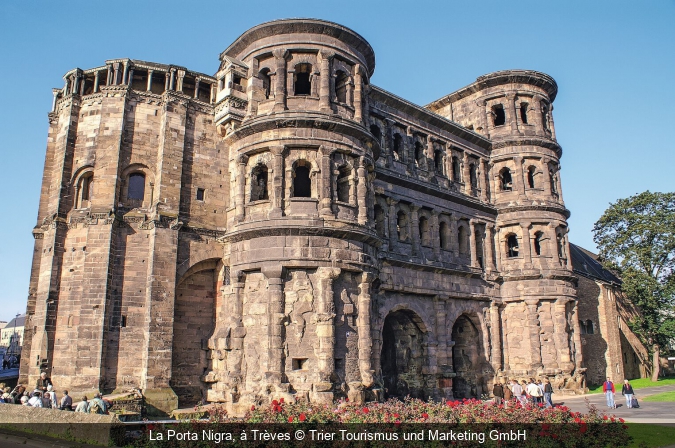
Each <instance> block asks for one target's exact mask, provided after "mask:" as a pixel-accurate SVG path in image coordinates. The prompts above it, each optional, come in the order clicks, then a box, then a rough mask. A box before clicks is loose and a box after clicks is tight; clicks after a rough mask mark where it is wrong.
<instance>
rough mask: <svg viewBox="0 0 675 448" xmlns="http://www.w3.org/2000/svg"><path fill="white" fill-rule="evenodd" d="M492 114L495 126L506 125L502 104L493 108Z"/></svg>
mask: <svg viewBox="0 0 675 448" xmlns="http://www.w3.org/2000/svg"><path fill="white" fill-rule="evenodd" d="M492 113H493V114H494V125H495V126H503V125H504V124H505V123H506V114H505V113H504V106H503V105H502V104H497V105H496V106H494V107H493V108H492Z"/></svg>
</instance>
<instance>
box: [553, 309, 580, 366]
mask: <svg viewBox="0 0 675 448" xmlns="http://www.w3.org/2000/svg"><path fill="white" fill-rule="evenodd" d="M569 301H570V298H569V297H558V298H557V299H556V300H555V302H553V306H552V308H553V312H552V313H551V314H552V316H551V317H552V318H553V342H554V344H555V349H556V353H557V354H558V358H557V363H556V365H555V366H554V367H556V368H560V369H562V370H563V371H565V372H571V371H572V369H573V368H574V365H573V364H572V359H571V357H570V346H569V338H568V332H567V303H568V302H569Z"/></svg>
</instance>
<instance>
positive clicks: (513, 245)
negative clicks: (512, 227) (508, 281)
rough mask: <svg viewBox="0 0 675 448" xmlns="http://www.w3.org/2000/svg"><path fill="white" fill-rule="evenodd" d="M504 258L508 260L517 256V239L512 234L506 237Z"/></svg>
mask: <svg viewBox="0 0 675 448" xmlns="http://www.w3.org/2000/svg"><path fill="white" fill-rule="evenodd" d="M506 256H507V257H508V258H513V257H517V256H518V237H517V236H516V235H515V234H513V233H511V234H509V235H507V236H506Z"/></svg>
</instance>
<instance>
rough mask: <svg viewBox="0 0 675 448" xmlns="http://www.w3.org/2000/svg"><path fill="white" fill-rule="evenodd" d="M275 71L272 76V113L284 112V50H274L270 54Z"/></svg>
mask: <svg viewBox="0 0 675 448" xmlns="http://www.w3.org/2000/svg"><path fill="white" fill-rule="evenodd" d="M272 54H273V55H274V62H275V65H276V71H275V75H274V111H275V112H280V111H284V110H286V50H283V49H276V50H274V51H273V52H272Z"/></svg>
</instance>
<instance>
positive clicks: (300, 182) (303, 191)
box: [293, 160, 312, 198]
mask: <svg viewBox="0 0 675 448" xmlns="http://www.w3.org/2000/svg"><path fill="white" fill-rule="evenodd" d="M305 163H306V162H305V161H304V160H300V161H298V163H297V165H296V167H295V170H294V172H293V174H294V176H293V197H294V198H310V197H312V181H311V179H310V177H309V165H308V164H307V165H306V164H305Z"/></svg>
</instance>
